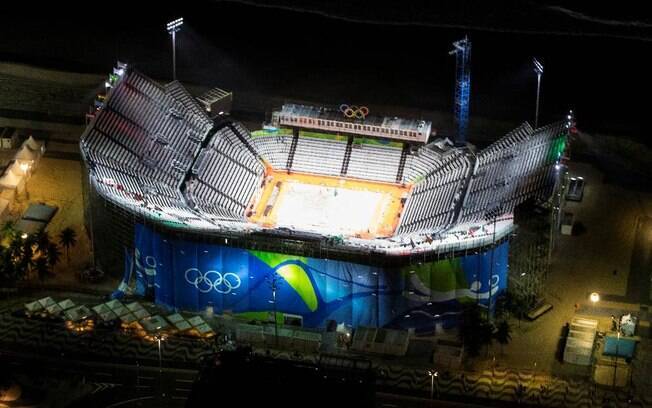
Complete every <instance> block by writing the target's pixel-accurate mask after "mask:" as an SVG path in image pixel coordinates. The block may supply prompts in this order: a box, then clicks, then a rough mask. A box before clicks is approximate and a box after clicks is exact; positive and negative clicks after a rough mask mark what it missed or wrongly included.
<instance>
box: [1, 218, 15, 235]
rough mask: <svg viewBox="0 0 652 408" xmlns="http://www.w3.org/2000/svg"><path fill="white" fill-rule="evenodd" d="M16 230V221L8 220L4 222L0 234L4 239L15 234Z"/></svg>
mask: <svg viewBox="0 0 652 408" xmlns="http://www.w3.org/2000/svg"><path fill="white" fill-rule="evenodd" d="M15 231H16V230H15V229H14V222H13V221H7V222H5V223H4V224H2V228H1V229H0V236H1V237H2V238H3V239H4V238H7V237H9V236H11V235H12V234H14V232H15Z"/></svg>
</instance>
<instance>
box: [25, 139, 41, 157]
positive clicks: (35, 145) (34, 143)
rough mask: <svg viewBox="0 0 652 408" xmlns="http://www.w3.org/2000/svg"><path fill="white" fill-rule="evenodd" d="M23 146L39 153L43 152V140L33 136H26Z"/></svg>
mask: <svg viewBox="0 0 652 408" xmlns="http://www.w3.org/2000/svg"><path fill="white" fill-rule="evenodd" d="M23 146H27V147H29V148H30V149H32V150H34V151H35V152H37V153H38V154H39V155H42V154H43V153H45V142H39V141H38V140H36V139H34V137H33V136H30V137H28V138H27V139H26V140H25V141H24V142H23Z"/></svg>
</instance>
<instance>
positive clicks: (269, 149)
mask: <svg viewBox="0 0 652 408" xmlns="http://www.w3.org/2000/svg"><path fill="white" fill-rule="evenodd" d="M291 144H292V136H283V135H278V136H277V135H269V136H268V135H265V136H256V137H255V138H253V145H254V146H255V148H256V150H257V151H258V152H260V155H261V156H262V158H263V160H265V161H266V162H267V163H269V164H270V165H271V166H272V167H273V168H274V169H276V170H286V164H287V161H288V154H289V153H290V145H291Z"/></svg>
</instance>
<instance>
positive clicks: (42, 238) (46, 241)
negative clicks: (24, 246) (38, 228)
mask: <svg viewBox="0 0 652 408" xmlns="http://www.w3.org/2000/svg"><path fill="white" fill-rule="evenodd" d="M51 242H52V241H50V235H49V234H48V233H47V232H46V231H43V232H41V233H40V234H39V236H38V237H37V238H36V246H37V248H38V251H39V252H40V253H41V254H46V253H47V251H48V248H49V247H50V243H51Z"/></svg>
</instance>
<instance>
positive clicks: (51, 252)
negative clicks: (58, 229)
mask: <svg viewBox="0 0 652 408" xmlns="http://www.w3.org/2000/svg"><path fill="white" fill-rule="evenodd" d="M47 260H48V266H49V267H50V268H52V269H54V267H55V266H56V265H57V264H58V263H59V261H60V260H61V251H60V250H59V246H58V245H57V244H56V243H54V242H50V245H48V248H47Z"/></svg>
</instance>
